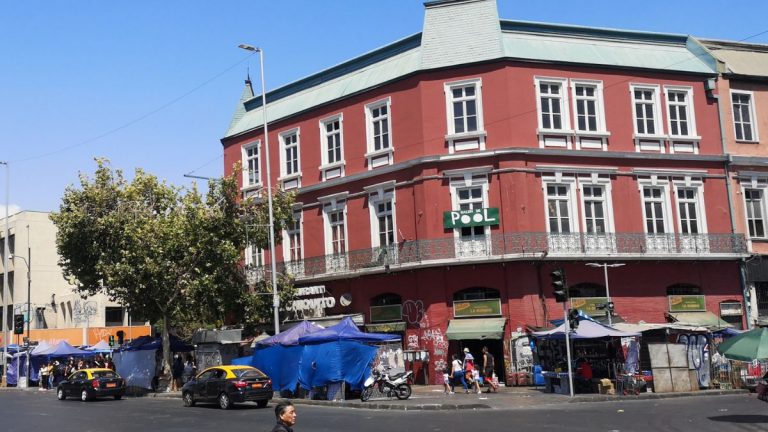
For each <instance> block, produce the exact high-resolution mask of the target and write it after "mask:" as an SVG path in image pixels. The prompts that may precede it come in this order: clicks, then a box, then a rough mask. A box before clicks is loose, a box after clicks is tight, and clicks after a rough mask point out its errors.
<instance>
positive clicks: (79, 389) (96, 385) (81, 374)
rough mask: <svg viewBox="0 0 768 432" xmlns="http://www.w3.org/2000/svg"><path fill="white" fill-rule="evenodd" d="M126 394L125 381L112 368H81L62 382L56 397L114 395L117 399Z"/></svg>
mask: <svg viewBox="0 0 768 432" xmlns="http://www.w3.org/2000/svg"><path fill="white" fill-rule="evenodd" d="M124 394H125V381H124V380H123V379H122V378H121V377H120V375H118V374H117V372H115V371H113V370H111V369H102V368H94V369H80V370H79V371H75V372H73V373H72V375H70V376H69V377H67V379H65V380H64V381H62V382H60V383H59V385H58V386H57V387H56V397H57V398H58V399H59V400H64V399H66V398H67V396H73V395H74V396H78V397H79V398H80V400H81V401H83V402H85V401H89V400H91V399H93V398H98V397H106V396H112V397H114V398H115V400H117V399H120V398H122V397H123V395H124Z"/></svg>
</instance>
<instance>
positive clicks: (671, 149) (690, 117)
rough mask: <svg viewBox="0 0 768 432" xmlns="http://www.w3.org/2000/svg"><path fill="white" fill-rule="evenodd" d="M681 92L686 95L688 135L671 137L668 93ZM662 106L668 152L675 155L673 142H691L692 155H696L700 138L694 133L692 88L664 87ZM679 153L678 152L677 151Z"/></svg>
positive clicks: (694, 114) (694, 112)
mask: <svg viewBox="0 0 768 432" xmlns="http://www.w3.org/2000/svg"><path fill="white" fill-rule="evenodd" d="M670 91H673V92H682V93H686V103H685V105H686V109H687V113H688V135H672V118H671V116H670V111H669V110H670V104H669V92H670ZM664 105H665V106H666V112H667V121H666V122H665V126H666V128H667V136H668V137H669V152H670V153H675V141H693V142H694V143H693V149H694V150H693V153H694V154H698V153H699V151H698V148H699V143H698V142H699V141H701V137H700V136H699V135H697V132H696V130H697V129H696V110H695V109H694V105H693V87H688V86H671V85H665V86H664ZM678 152H679V151H678Z"/></svg>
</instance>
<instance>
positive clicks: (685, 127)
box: [664, 86, 696, 138]
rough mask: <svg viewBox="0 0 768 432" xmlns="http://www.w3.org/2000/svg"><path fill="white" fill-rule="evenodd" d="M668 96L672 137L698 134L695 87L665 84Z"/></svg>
mask: <svg viewBox="0 0 768 432" xmlns="http://www.w3.org/2000/svg"><path fill="white" fill-rule="evenodd" d="M664 92H665V93H666V96H667V123H668V131H669V135H670V137H671V138H691V137H695V136H696V118H695V116H694V112H693V89H692V88H690V87H670V86H664Z"/></svg>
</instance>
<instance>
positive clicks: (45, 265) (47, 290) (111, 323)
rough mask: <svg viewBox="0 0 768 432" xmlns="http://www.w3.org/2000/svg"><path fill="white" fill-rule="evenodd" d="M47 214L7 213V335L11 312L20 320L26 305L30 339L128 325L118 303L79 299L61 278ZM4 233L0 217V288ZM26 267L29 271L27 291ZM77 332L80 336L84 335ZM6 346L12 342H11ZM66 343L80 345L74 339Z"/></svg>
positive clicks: (69, 283) (53, 230)
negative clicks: (19, 317) (47, 330)
mask: <svg viewBox="0 0 768 432" xmlns="http://www.w3.org/2000/svg"><path fill="white" fill-rule="evenodd" d="M48 216H49V213H47V212H35V211H22V212H19V213H16V214H13V215H11V216H10V218H9V220H8V228H9V231H10V236H9V237H8V249H9V251H10V254H9V256H8V257H9V259H8V269H7V271H8V293H7V294H6V290H5V289H3V290H1V291H0V295H2V296H3V297H2V300H3V305H5V306H6V307H5V308H4V310H5V313H2V312H3V310H2V309H0V314H2V315H4V316H5V317H6V322H7V323H8V329H9V331H10V332H12V331H13V315H14V314H22V315H25V316H26V313H27V302H28V301H29V305H30V312H31V314H30V315H31V320H30V324H31V327H30V328H31V330H32V339H33V340H36V339H56V338H55V337H53V335H54V334H55V332H46V331H44V330H45V329H77V328H82V329H84V330H85V329H86V328H98V327H117V326H123V325H126V324H129V323H128V317H127V315H126V309H125V308H123V307H122V306H121V305H120V304H116V303H114V302H111V301H109V299H108V298H107V296H105V295H103V294H100V295H97V296H93V297H89V298H87V299H82V298H80V296H79V295H78V294H77V293H76V292H75V291H74V288H75V285H73V284H74V283H75V281H67V280H66V279H65V278H64V276H63V274H62V270H61V268H60V267H59V265H58V261H59V255H58V253H57V251H56V227H55V226H54V224H53V222H52V221H51V220H50V219H49V217H48ZM5 232H6V231H5V219H0V287H1V286H2V284H3V283H4V282H3V281H4V278H3V276H4V275H3V273H4V272H5V271H6V269H5V268H4V267H3V265H4V263H5V260H4V257H5V253H6V251H5V242H4V237H5ZM30 254H31V257H30ZM28 264H29V265H30V270H31V283H30V284H29V290H28V289H27V283H28V279H27V269H28V267H27V266H28ZM28 293H29V297H28ZM6 295H7V298H6ZM0 322H2V321H0ZM136 324H143V323H136ZM36 330H42V331H36ZM77 333H78V334H80V333H82V334H83V335H85V334H86V332H85V331H82V332H77ZM25 334H26V329H25ZM45 335H47V336H48V337H46V336H45ZM36 336H37V337H36ZM85 338H86V337H84V338H83V339H85ZM65 339H69V338H66V337H65ZM12 342H14V343H15V342H16V340H15V339H14V340H12ZM70 342H71V343H75V344H80V343H81V341H79V340H70ZM88 342H90V343H95V342H97V341H93V340H91V341H88Z"/></svg>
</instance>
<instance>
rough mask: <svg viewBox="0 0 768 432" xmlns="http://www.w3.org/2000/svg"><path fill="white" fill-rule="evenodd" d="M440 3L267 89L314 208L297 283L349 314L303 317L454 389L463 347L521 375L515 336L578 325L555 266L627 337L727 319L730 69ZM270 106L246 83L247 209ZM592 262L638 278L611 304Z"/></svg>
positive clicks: (733, 265) (299, 251) (300, 236)
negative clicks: (608, 312)
mask: <svg viewBox="0 0 768 432" xmlns="http://www.w3.org/2000/svg"><path fill="white" fill-rule="evenodd" d="M425 6H426V12H425V23H424V29H423V32H421V33H419V34H416V35H413V36H410V37H407V38H405V39H402V40H400V41H397V42H394V43H393V44H390V45H388V46H385V47H383V48H380V49H378V50H375V51H372V52H369V53H367V54H364V55H362V56H360V57H358V58H355V59H352V60H350V61H348V62H346V63H344V64H341V65H338V66H336V67H333V68H331V69H327V70H324V71H321V72H318V73H317V74H315V75H313V76H310V77H308V78H306V79H303V80H301V81H298V82H295V83H292V84H289V85H286V86H284V87H281V88H278V89H275V90H272V91H270V92H268V93H267V96H266V99H267V119H268V121H269V134H270V136H269V143H270V146H271V147H270V149H271V160H270V161H268V162H269V163H270V164H271V167H272V173H273V178H272V184H273V185H279V186H280V187H282V188H284V189H291V190H295V191H296V192H297V194H298V196H297V201H298V204H297V206H296V223H295V226H294V227H292V229H291V230H288V231H286V232H285V233H284V235H283V238H282V243H281V245H279V246H278V253H277V255H278V261H279V267H280V270H279V271H281V272H288V273H290V274H292V275H293V276H294V277H295V278H296V285H297V286H299V287H312V288H309V289H306V290H304V291H302V292H301V294H302V295H303V296H302V299H304V300H307V299H309V300H311V299H312V298H320V297H325V298H327V299H331V298H332V300H327V301H304V302H302V303H301V306H300V308H302V309H306V308H314V310H312V311H307V310H303V311H300V312H301V313H298V312H297V313H296V314H297V315H304V316H317V315H340V314H361V315H359V320H360V321H361V324H364V325H365V326H366V327H367V328H368V329H369V330H371V331H392V332H398V333H400V334H401V335H402V336H403V348H404V349H407V350H426V351H428V352H429V356H430V357H429V362H428V364H429V366H430V368H429V376H430V381H434V382H436V380H437V375H436V374H435V369H436V368H440V367H441V366H442V365H443V364H445V363H446V362H449V358H450V355H451V354H453V353H458V352H459V351H460V349H461V348H463V347H469V348H470V349H471V350H472V351H473V352H476V353H478V354H479V352H480V349H481V347H482V346H488V347H489V348H490V349H491V351H492V352H493V353H495V355H496V358H497V359H501V358H504V359H505V361H504V362H501V361H498V362H497V363H498V367H497V369H498V370H497V374H499V376H502V377H503V376H505V374H504V372H505V371H504V368H505V367H506V368H507V370H508V369H509V367H510V340H511V339H512V338H513V337H514V336H515V335H516V334H519V333H520V332H524V331H525V329H526V326H536V327H545V326H548V325H549V321H550V320H553V319H558V318H562V314H563V312H562V305H561V304H558V303H556V302H555V300H554V298H553V296H552V289H551V288H550V276H549V274H550V272H551V271H552V270H554V269H555V268H562V269H564V270H565V271H566V274H567V281H568V285H569V286H570V287H571V288H572V296H574V297H578V299H576V300H575V302H576V303H575V304H574V305H575V306H579V307H580V308H582V309H583V310H585V311H586V312H587V313H591V314H593V315H595V316H597V315H603V314H604V312H600V311H596V310H595V305H596V304H600V303H605V302H606V301H607V300H608V299H607V297H608V294H610V300H612V301H613V303H614V305H615V311H614V314H615V316H616V318H615V319H619V317H620V318H623V319H624V320H627V321H630V322H637V321H640V320H643V321H646V322H664V321H665V320H675V319H677V320H680V321H693V322H700V323H706V322H709V323H714V324H717V323H722V320H721V319H719V317H718V316H719V315H720V312H719V311H720V309H721V304H722V303H726V304H736V303H738V304H741V303H742V302H743V295H742V283H741V281H740V270H739V260H740V259H741V258H743V257H744V256H745V255H744V254H745V251H746V248H745V240H744V237H743V235H741V234H739V233H734V227H733V223H732V219H731V210H730V202H729V196H728V193H727V190H726V177H725V172H724V166H725V160H726V158H725V156H724V155H723V147H722V144H721V139H720V129H719V123H718V107H717V101H716V100H715V99H714V98H712V97H711V96H712V94H713V93H712V92H713V88H714V87H713V85H712V83H713V82H714V81H713V80H714V78H715V77H716V76H717V72H716V68H715V65H714V61H713V60H711V57H710V56H708V55H706V53H705V51H704V50H703V49H701V48H700V46H699V45H698V44H697V43H696V41H695V40H692V39H690V38H688V37H686V36H680V35H667V34H656V33H642V32H632V31H616V30H604V29H594V28H583V27H575V26H562V25H550V24H539V23H526V22H518V21H507V20H500V19H499V17H498V13H497V10H496V3H495V1H492V0H461V1H455V0H452V1H434V2H429V3H427V4H426V5H425ZM459 17H460V18H461V19H458V18H459ZM262 108H263V104H262V100H261V98H260V97H254V95H253V91H252V90H251V88H250V85H249V84H248V85H246V89H245V91H244V93H243V99H242V104H240V105H239V106H238V109H237V111H236V113H235V116H234V118H233V121H232V124H231V125H230V129H229V131H228V132H227V135H226V137H225V138H223V139H222V143H223V145H224V155H225V168H226V170H227V171H226V172H227V174H229V173H231V171H232V166H233V164H234V163H235V162H240V161H241V162H242V163H243V166H244V167H245V171H244V173H243V178H242V182H243V184H242V186H243V194H244V197H250V196H251V195H257V196H258V195H260V194H261V190H262V189H263V188H264V186H265V184H266V180H265V178H264V175H265V174H264V173H265V171H266V165H265V164H266V163H267V161H265V160H264V145H263V143H264V137H263V119H264V117H263V116H264V111H263V109H262ZM277 167H279V169H278V168H277ZM266 255H268V254H266ZM246 262H247V263H248V264H252V265H254V266H255V267H258V266H260V265H263V263H264V262H265V257H264V254H263V252H261V251H252V250H249V251H246ZM588 263H595V264H601V265H602V264H609V265H611V264H624V265H623V266H620V267H619V266H617V267H614V268H609V269H608V277H609V287H610V293H608V292H607V291H608V290H607V289H606V288H607V287H606V285H605V282H606V281H605V277H604V272H603V269H602V268H599V267H594V266H587V264H588ZM291 318H296V316H287V315H286V319H291ZM722 319H726V320H729V321H730V322H732V323H734V324H736V325H737V326H738V325H741V324H742V319H741V318H740V317H736V318H733V317H728V316H723V318H722Z"/></svg>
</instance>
